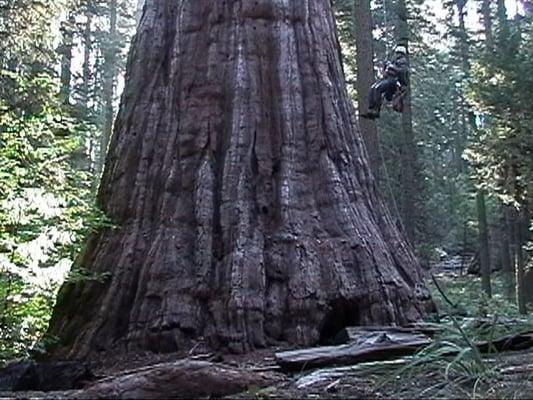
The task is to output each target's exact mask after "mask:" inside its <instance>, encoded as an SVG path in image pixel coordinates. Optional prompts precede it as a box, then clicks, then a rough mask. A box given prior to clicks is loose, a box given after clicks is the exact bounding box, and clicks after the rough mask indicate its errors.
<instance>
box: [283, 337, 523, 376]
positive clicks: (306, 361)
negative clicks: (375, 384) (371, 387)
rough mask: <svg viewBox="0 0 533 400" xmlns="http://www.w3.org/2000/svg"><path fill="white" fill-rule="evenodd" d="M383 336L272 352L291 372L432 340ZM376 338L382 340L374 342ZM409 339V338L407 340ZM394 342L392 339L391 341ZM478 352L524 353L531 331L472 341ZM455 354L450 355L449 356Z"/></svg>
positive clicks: (408, 349)
mask: <svg viewBox="0 0 533 400" xmlns="http://www.w3.org/2000/svg"><path fill="white" fill-rule="evenodd" d="M401 334H402V335H404V336H402V335H400V334H397V333H395V334H390V333H389V334H387V333H386V332H383V331H379V330H376V331H373V332H367V336H366V339H365V336H364V335H363V333H362V332H361V335H359V337H358V340H357V341H355V342H352V343H348V344H343V345H339V346H324V347H315V348H308V349H302V350H294V351H285V352H281V353H276V355H275V358H276V362H277V364H278V365H279V366H280V367H281V370H282V371H285V372H295V371H303V370H306V369H313V368H320V367H329V366H341V365H353V364H358V363H362V362H368V361H384V360H390V359H394V358H397V357H404V356H408V355H412V354H414V353H415V352H416V351H418V350H419V349H421V348H423V347H426V346H428V345H430V344H431V343H432V342H433V340H432V339H430V338H428V337H427V336H424V335H419V334H412V336H409V335H411V334H404V333H403V332H401ZM376 335H378V336H377V338H380V337H381V339H382V340H376ZM409 337H410V338H411V339H412V340H410V339H409ZM393 339H394V340H393ZM474 345H475V346H476V347H477V348H478V350H479V351H480V352H481V353H490V352H503V351H514V350H525V349H528V348H531V347H533V332H524V333H520V334H515V335H509V336H504V337H501V338H498V339H496V340H493V341H490V342H489V341H481V342H476V343H474ZM456 354H457V352H450V353H449V354H448V355H449V356H454V355H456Z"/></svg>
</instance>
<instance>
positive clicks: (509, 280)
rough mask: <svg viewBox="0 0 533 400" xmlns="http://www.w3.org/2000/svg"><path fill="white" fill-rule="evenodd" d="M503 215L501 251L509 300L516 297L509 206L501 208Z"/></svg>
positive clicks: (506, 292)
mask: <svg viewBox="0 0 533 400" xmlns="http://www.w3.org/2000/svg"><path fill="white" fill-rule="evenodd" d="M501 210H502V211H501V214H502V225H503V228H502V233H503V238H502V249H501V252H502V254H501V262H502V270H503V275H504V280H505V294H506V296H507V298H509V299H512V298H513V297H514V274H515V272H514V267H513V265H514V264H513V258H512V256H511V248H512V245H511V243H512V240H511V238H512V234H510V232H511V226H510V218H509V212H510V210H509V209H508V206H502V207H501Z"/></svg>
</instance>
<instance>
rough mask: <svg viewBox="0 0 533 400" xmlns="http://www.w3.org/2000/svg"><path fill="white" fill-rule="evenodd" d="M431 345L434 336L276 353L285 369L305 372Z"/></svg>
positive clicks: (384, 357)
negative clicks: (395, 341)
mask: <svg viewBox="0 0 533 400" xmlns="http://www.w3.org/2000/svg"><path fill="white" fill-rule="evenodd" d="M429 344H431V339H427V338H426V339H419V340H415V341H412V342H404V343H401V344H396V343H375V344H366V345H360V344H358V343H350V344H343V345H340V346H324V347H315V348H310V349H303V350H295V351H285V352H281V353H277V354H276V362H277V363H278V365H279V366H280V367H281V369H282V371H285V372H294V371H303V370H305V369H312V368H320V367H325V366H332V365H350V364H358V363H361V362H367V361H383V360H389V359H391V358H396V357H404V356H408V355H412V354H414V353H415V352H416V351H417V350H418V349H420V348H422V347H424V346H428V345H429Z"/></svg>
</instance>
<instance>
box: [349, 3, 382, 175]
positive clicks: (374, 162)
mask: <svg viewBox="0 0 533 400" xmlns="http://www.w3.org/2000/svg"><path fill="white" fill-rule="evenodd" d="M353 11H354V30H355V45H356V62H357V95H358V109H359V114H362V113H366V112H368V100H367V98H368V93H369V92H370V86H371V85H372V83H373V82H374V80H375V76H374V46H373V36H372V31H373V28H374V24H373V22H372V11H371V9H370V0H354V9H353ZM359 126H360V128H361V133H362V134H363V139H364V141H365V145H366V149H367V151H368V157H369V161H370V167H371V169H372V173H373V174H374V178H376V180H378V181H379V177H380V171H379V169H380V166H381V155H380V148H379V135H378V129H377V125H376V123H375V121H373V120H370V119H365V118H359ZM378 185H379V183H378Z"/></svg>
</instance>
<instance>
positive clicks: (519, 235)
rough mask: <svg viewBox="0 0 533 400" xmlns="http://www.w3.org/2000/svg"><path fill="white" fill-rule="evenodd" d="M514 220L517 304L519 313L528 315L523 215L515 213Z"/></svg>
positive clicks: (518, 212)
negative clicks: (525, 287) (525, 291)
mask: <svg viewBox="0 0 533 400" xmlns="http://www.w3.org/2000/svg"><path fill="white" fill-rule="evenodd" d="M514 214H515V215H514V218H513V225H514V243H515V245H514V247H515V249H514V250H515V262H516V266H515V274H516V276H515V284H516V288H515V291H516V303H517V304H518V312H519V313H520V314H527V307H526V302H525V296H524V286H523V283H524V275H525V270H526V263H525V257H524V249H523V245H524V244H525V240H524V233H523V218H522V217H523V215H522V212H520V211H515V213H514Z"/></svg>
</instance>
